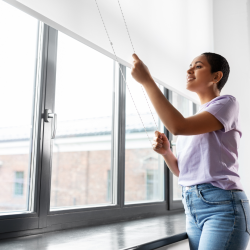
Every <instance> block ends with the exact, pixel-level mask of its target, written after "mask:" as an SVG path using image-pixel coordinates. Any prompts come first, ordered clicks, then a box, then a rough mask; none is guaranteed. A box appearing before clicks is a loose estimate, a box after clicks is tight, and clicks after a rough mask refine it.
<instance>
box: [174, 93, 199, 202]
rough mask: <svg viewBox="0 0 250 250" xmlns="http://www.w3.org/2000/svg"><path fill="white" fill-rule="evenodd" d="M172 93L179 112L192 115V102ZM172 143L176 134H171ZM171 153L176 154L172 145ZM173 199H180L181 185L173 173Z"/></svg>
mask: <svg viewBox="0 0 250 250" xmlns="http://www.w3.org/2000/svg"><path fill="white" fill-rule="evenodd" d="M171 93H172V104H173V106H174V107H175V108H176V109H178V110H179V112H181V114H182V115H183V116H184V117H188V116H191V115H193V114H194V113H193V111H194V107H193V102H191V101H190V100H188V99H187V98H185V97H183V96H181V95H179V94H177V93H175V92H171ZM172 138H173V139H172V144H173V145H175V143H176V140H177V138H178V136H175V135H172ZM173 153H174V155H175V156H176V147H175V146H173ZM173 199H174V200H181V186H180V185H178V177H176V176H175V175H173Z"/></svg>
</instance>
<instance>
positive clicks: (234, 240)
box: [182, 183, 250, 250]
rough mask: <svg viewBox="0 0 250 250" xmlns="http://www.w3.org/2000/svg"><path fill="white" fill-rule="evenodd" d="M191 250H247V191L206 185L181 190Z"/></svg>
mask: <svg viewBox="0 0 250 250" xmlns="http://www.w3.org/2000/svg"><path fill="white" fill-rule="evenodd" d="M182 203H183V205H184V208H185V214H186V230H187V235H188V241H189V246H190V250H198V249H199V250H245V249H246V248H247V245H248V241H249V235H250V207H249V201H248V199H247V196H246V194H245V192H244V191H240V190H239V191H235V190H224V189H221V188H218V187H215V186H213V185H212V184H210V183H204V184H199V185H194V186H191V188H190V189H188V190H185V187H182Z"/></svg>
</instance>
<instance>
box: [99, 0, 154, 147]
mask: <svg viewBox="0 0 250 250" xmlns="http://www.w3.org/2000/svg"><path fill="white" fill-rule="evenodd" d="M118 2H119V1H118ZM95 3H96V6H97V9H98V12H99V15H100V17H101V20H102V24H103V26H104V29H105V32H106V34H107V37H108V40H109V43H110V45H111V48H112V51H113V54H114V56H115V60H116V62H117V63H118V58H117V55H116V53H115V49H114V46H113V43H112V42H111V39H110V36H109V34H108V31H107V28H106V25H105V23H104V20H103V17H102V14H101V11H100V8H99V5H98V3H97V0H95ZM119 6H120V3H119ZM120 9H121V6H120ZM121 11H122V10H121ZM122 15H123V13H122ZM123 20H124V22H125V19H124V16H123ZM125 25H126V22H125ZM126 29H127V25H126ZM127 32H128V29H127ZM128 34H129V32H128ZM129 39H130V42H131V44H132V47H133V50H134V46H133V43H132V41H131V38H130V35H129ZM118 65H119V69H120V72H121V75H122V78H123V80H124V82H125V83H126V86H127V88H128V91H129V94H130V96H131V99H132V101H133V104H134V106H135V109H136V111H137V114H138V116H139V117H140V120H141V123H142V125H143V128H144V130H145V133H146V134H147V137H148V140H149V142H150V145H151V146H153V144H152V142H151V140H150V138H149V135H148V133H147V130H146V127H145V125H144V123H143V121H142V118H141V115H140V113H139V111H138V109H137V107H136V105H135V102H134V98H133V96H132V94H131V91H130V88H129V86H128V84H127V81H126V78H125V76H124V74H123V72H122V69H121V67H120V64H119V63H118ZM143 93H144V92H143ZM144 96H145V98H146V95H145V93H144ZM146 101H147V98H146ZM147 104H148V106H149V103H148V101H147ZM149 109H150V108H149ZM150 112H151V115H152V117H153V119H154V116H153V113H152V111H151V109H150ZM154 122H155V119H154ZM155 125H156V122H155ZM156 128H157V130H158V126H157V125H156Z"/></svg>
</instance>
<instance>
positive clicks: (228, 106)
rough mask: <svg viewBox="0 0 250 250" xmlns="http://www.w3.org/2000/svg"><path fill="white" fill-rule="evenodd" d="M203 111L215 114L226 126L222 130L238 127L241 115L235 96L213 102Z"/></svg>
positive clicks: (226, 130)
mask: <svg viewBox="0 0 250 250" xmlns="http://www.w3.org/2000/svg"><path fill="white" fill-rule="evenodd" d="M203 111H207V112H209V113H211V114H212V115H213V116H215V117H216V118H217V119H218V120H219V121H220V122H221V123H222V125H223V126H224V129H222V131H224V132H228V131H230V130H232V129H236V126H237V123H238V115H239V103H238V101H237V100H236V99H235V98H234V97H226V98H221V99H217V100H215V101H214V102H211V103H210V105H208V106H207V107H206V108H205V109H203Z"/></svg>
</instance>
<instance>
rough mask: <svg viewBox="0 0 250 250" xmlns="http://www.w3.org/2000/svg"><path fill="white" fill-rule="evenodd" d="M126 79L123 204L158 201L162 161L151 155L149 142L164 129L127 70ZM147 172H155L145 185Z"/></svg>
mask: <svg viewBox="0 0 250 250" xmlns="http://www.w3.org/2000/svg"><path fill="white" fill-rule="evenodd" d="M126 78H127V80H126V81H127V84H128V88H129V89H128V88H127V91H126V134H125V136H126V142H125V143H126V144H125V148H126V151H125V202H126V203H138V202H146V201H149V200H150V201H151V200H155V201H157V200H158V201H161V200H163V196H164V178H163V176H164V160H163V158H162V156H161V155H159V154H157V153H156V152H154V151H153V149H152V142H153V138H154V132H155V130H160V131H161V132H163V131H164V130H163V125H162V123H161V122H160V119H159V117H158V116H157V113H156V111H155V110H154V107H153V105H152V104H151V102H150V100H149V98H148V97H147V94H146V93H143V90H142V88H141V85H140V84H139V83H138V82H136V81H135V80H134V79H133V78H132V76H131V74H130V70H127V73H126ZM129 90H130V92H131V94H132V98H133V100H134V102H135V105H136V107H137V109H138V111H139V113H140V117H141V119H142V121H141V119H140V117H139V115H138V113H137V111H136V108H135V106H134V103H133V100H132V98H131V96H130V93H129ZM144 91H145V90H144ZM145 97H146V98H147V99H146V98H145ZM148 105H149V106H148ZM151 112H152V114H151ZM142 122H143V124H144V126H143V125H142ZM145 129H146V132H145ZM149 171H154V173H155V174H154V175H153V176H154V180H155V181H151V182H150V181H149V180H148V181H145V176H146V179H147V178H151V177H152V176H150V175H148V173H149ZM156 180H157V181H156ZM150 190H151V191H150Z"/></svg>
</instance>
